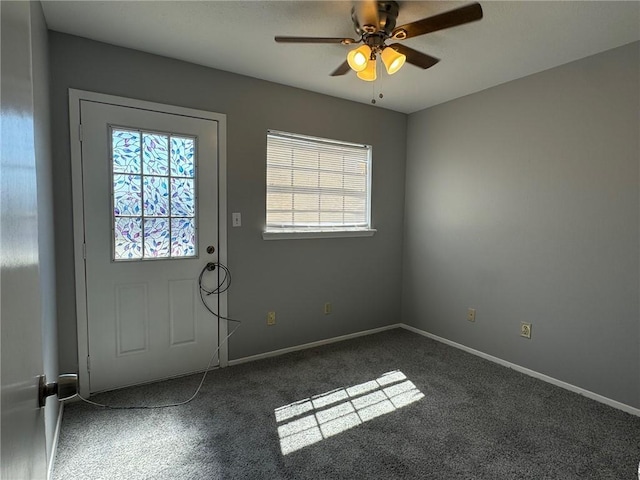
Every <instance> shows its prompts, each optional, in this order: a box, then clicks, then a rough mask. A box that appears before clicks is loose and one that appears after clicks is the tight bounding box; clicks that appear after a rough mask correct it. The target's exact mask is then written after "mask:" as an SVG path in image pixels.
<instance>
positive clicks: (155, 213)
mask: <svg viewBox="0 0 640 480" xmlns="http://www.w3.org/2000/svg"><path fill="white" fill-rule="evenodd" d="M110 130H111V175H112V180H113V181H112V186H113V188H112V196H111V198H112V206H113V210H112V211H113V237H112V238H113V259H114V260H115V261H121V260H148V259H158V258H184V257H195V256H196V255H197V248H196V245H197V243H196V232H197V224H196V211H197V208H196V191H195V190H196V153H195V152H196V149H195V146H196V141H195V138H193V137H186V136H183V135H173V134H165V133H155V132H146V131H140V130H133V129H124V128H118V127H112V128H111V129H110Z"/></svg>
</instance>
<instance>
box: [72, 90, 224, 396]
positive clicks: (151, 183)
mask: <svg viewBox="0 0 640 480" xmlns="http://www.w3.org/2000/svg"><path fill="white" fill-rule="evenodd" d="M80 118H81V123H82V127H81V128H82V143H81V156H82V188H83V211H84V236H85V238H84V241H85V255H86V261H85V272H86V273H85V275H86V310H87V328H88V354H89V358H88V371H89V386H90V392H98V391H103V390H110V389H114V388H119V387H123V386H127V385H134V384H138V383H143V382H149V381H154V380H160V379H165V378H169V377H172V376H176V375H182V374H187V373H191V372H196V371H202V370H204V369H205V367H206V366H207V364H208V362H209V359H210V357H211V355H212V353H213V352H214V351H215V349H216V348H217V345H218V320H217V318H216V317H214V316H213V315H211V314H210V313H209V312H208V311H207V310H206V309H205V307H204V306H203V305H202V303H201V300H200V295H199V286H198V276H199V274H200V272H201V270H202V269H203V267H204V266H205V265H206V264H207V262H211V261H216V260H217V258H218V253H219V252H218V251H217V250H218V248H219V243H220V241H219V235H218V178H217V171H218V170H217V169H218V135H217V132H218V122H216V121H215V120H209V119H202V118H194V117H191V116H183V115H176V114H170V113H163V112H159V111H153V110H148V109H141V108H132V107H129V106H120V105H114V104H109V103H101V102H96V101H88V100H81V102H80ZM211 248H213V249H215V250H216V251H215V253H208V251H207V250H208V249H209V251H211ZM216 272H217V271H214V272H213V273H211V274H208V275H212V276H213V275H216ZM212 280H214V279H211V278H210V277H209V280H208V281H212ZM207 301H208V303H209V304H210V305H211V306H212V307H213V309H214V310H218V304H217V297H215V296H214V295H212V296H209V297H208V298H207ZM214 364H217V359H216V361H215V363H214Z"/></svg>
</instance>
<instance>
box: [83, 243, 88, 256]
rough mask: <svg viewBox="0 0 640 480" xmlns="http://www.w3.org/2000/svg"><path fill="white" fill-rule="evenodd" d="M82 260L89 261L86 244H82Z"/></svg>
mask: <svg viewBox="0 0 640 480" xmlns="http://www.w3.org/2000/svg"><path fill="white" fill-rule="evenodd" d="M82 258H84V259H85V260H86V259H87V244H86V243H83V244H82Z"/></svg>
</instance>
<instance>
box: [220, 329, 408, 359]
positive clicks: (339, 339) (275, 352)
mask: <svg viewBox="0 0 640 480" xmlns="http://www.w3.org/2000/svg"><path fill="white" fill-rule="evenodd" d="M401 326H402V325H401V324H400V323H395V324H393V325H386V326H384V327H380V328H373V329H371V330H364V331H362V332H356V333H350V334H348V335H341V336H339V337H333V338H327V339H324V340H318V341H317V342H311V343H303V344H302V345H296V346H295V347H288V348H281V349H280V350H273V351H271V352H265V353H258V354H257V355H250V356H248V357H242V358H237V359H235V360H229V366H233V365H239V364H241V363H247V362H253V361H254V360H262V359H263V358H270V357H277V356H278V355H284V354H285V353H291V352H297V351H298V350H306V349H307V348H313V347H319V346H321V345H328V344H330V343H336V342H342V341H343V340H350V339H352V338H356V337H363V336H365V335H372V334H374V333H379V332H384V331H385V330H393V329H394V328H400V327H401Z"/></svg>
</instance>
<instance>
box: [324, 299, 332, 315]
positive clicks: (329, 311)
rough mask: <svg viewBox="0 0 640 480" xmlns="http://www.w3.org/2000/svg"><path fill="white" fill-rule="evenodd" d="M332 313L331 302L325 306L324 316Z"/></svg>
mask: <svg viewBox="0 0 640 480" xmlns="http://www.w3.org/2000/svg"><path fill="white" fill-rule="evenodd" d="M330 313H331V304H330V303H329V302H327V303H325V304H324V314H325V315H329V314H330Z"/></svg>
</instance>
